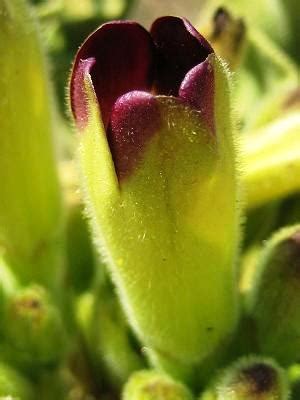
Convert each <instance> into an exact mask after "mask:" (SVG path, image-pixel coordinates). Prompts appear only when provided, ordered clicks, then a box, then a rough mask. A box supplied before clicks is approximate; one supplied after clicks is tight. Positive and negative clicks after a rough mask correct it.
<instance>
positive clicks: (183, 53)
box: [70, 17, 240, 376]
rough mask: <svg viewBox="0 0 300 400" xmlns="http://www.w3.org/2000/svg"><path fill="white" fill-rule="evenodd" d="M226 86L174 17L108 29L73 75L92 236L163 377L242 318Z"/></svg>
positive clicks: (206, 50) (208, 348)
mask: <svg viewBox="0 0 300 400" xmlns="http://www.w3.org/2000/svg"><path fill="white" fill-rule="evenodd" d="M229 79H230V77H229V74H228V72H227V70H226V68H225V67H224V65H223V63H222V62H221V61H220V59H219V58H218V57H216V55H215V54H214V52H213V49H212V48H211V46H210V45H209V43H208V42H207V41H206V40H205V39H204V38H203V37H202V36H201V35H200V34H199V33H198V32H197V31H196V30H195V29H194V28H193V26H192V25H191V24H190V23H189V22H188V21H187V20H185V19H182V18H177V17H162V18H159V19H157V20H156V21H155V22H154V23H153V25H152V27H151V30H150V33H149V32H147V31H146V30H145V29H144V28H143V27H141V26H140V25H139V24H137V23H135V22H131V21H118V22H111V23H107V24H104V25H102V26H101V27H100V28H99V29H98V30H96V31H95V32H94V33H92V34H91V35H90V36H89V37H88V38H87V40H86V41H85V42H84V44H83V45H82V47H81V48H80V49H79V51H78V54H77V56H76V59H75V62H74V66H73V71H72V76H71V90H70V96H71V108H72V112H73V116H74V119H75V124H76V127H77V129H78V132H79V135H78V141H79V152H78V159H79V163H80V168H81V184H82V190H83V193H84V200H85V204H86V208H87V212H88V214H89V216H90V219H91V224H92V227H93V233H94V235H95V237H96V240H97V244H98V248H99V250H100V252H101V253H102V255H103V257H104V258H105V260H106V261H107V263H108V266H109V269H110V272H111V273H112V277H113V280H114V283H115V284H116V286H117V289H118V293H119V295H120V298H121V302H122V305H123V307H124V310H125V312H126V315H127V317H128V319H129V321H130V323H131V325H132V327H133V329H134V331H135V333H136V334H137V336H138V337H139V339H140V340H141V341H142V343H143V344H145V346H146V349H147V350H148V352H149V353H150V354H151V358H152V360H156V363H158V364H160V365H163V366H165V368H166V369H168V370H173V368H172V367H170V368H169V367H166V365H172V366H173V367H175V368H174V369H175V370H176V369H178V370H180V369H182V370H184V369H187V370H189V369H190V368H191V366H192V365H193V364H198V363H200V362H201V361H202V360H203V358H204V357H206V356H208V355H209V354H210V353H211V352H213V351H214V349H215V348H216V346H217V345H218V344H219V343H220V341H223V340H225V339H226V337H227V336H229V335H230V334H231V332H232V330H233V329H234V327H235V324H236V321H237V318H238V307H237V291H236V271H235V261H236V256H237V249H238V243H239V236H240V233H239V217H240V211H239V195H238V183H237V168H236V161H235V159H236V147H235V146H236V144H235V143H234V133H233V132H234V126H233V123H232V120H231V108H230V102H229V92H230V85H229ZM173 372H174V371H173ZM174 374H175V375H176V372H174ZM179 375H181V376H183V375H184V373H181V372H180V373H179Z"/></svg>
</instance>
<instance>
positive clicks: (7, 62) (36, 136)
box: [0, 0, 62, 287]
mask: <svg viewBox="0 0 300 400" xmlns="http://www.w3.org/2000/svg"><path fill="white" fill-rule="evenodd" d="M0 26H1V29H0V52H1V54H2V56H1V59H0V71H1V75H0V92H1V94H2V100H1V107H0V121H1V122H0V133H1V135H0V149H1V154H0V180H1V196H0V248H1V249H2V250H3V251H4V257H5V258H6V259H7V260H8V262H9V264H10V265H11V266H12V268H13V269H14V270H15V272H16V273H17V274H18V276H19V277H20V279H21V280H22V281H23V282H30V281H39V282H43V283H45V284H47V285H49V286H52V287H53V286H55V285H56V283H57V281H58V280H59V276H60V275H61V273H62V272H61V271H62V269H61V248H60V247H61V242H62V233H61V230H62V219H61V202H60V196H59V186H58V179H57V173H56V169H55V160H54V151H53V143H52V132H51V118H52V115H51V110H50V103H51V101H49V100H50V98H51V93H50V90H49V85H48V77H47V73H46V65H45V57H44V54H43V52H42V50H41V43H40V37H39V34H38V32H37V26H36V22H35V21H34V20H33V19H32V15H31V13H30V11H29V9H28V6H27V4H26V3H25V2H24V1H23V0H0ZM8 44H9V45H8Z"/></svg>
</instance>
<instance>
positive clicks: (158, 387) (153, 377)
mask: <svg viewBox="0 0 300 400" xmlns="http://www.w3.org/2000/svg"><path fill="white" fill-rule="evenodd" d="M192 399H193V396H192V394H191V393H190V391H189V390H188V388H187V387H186V386H185V385H183V384H182V383H179V382H176V381H174V380H173V379H171V378H170V377H169V376H167V375H163V374H161V373H159V372H157V371H151V370H148V371H139V372H136V373H134V374H133V375H132V376H131V378H130V379H129V381H128V382H127V384H126V385H125V387H124V390H123V395H122V400H192Z"/></svg>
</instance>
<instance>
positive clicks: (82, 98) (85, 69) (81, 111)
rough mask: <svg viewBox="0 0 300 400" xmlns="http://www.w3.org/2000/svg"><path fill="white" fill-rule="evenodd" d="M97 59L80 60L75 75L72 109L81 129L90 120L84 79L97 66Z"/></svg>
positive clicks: (73, 79)
mask: <svg viewBox="0 0 300 400" xmlns="http://www.w3.org/2000/svg"><path fill="white" fill-rule="evenodd" d="M95 62H96V60H95V58H87V59H86V60H79V62H78V64H77V69H76V74H73V77H72V83H71V107H72V112H73V115H74V118H75V121H76V124H77V126H78V127H79V129H83V128H84V126H85V125H86V123H87V120H88V104H87V102H88V99H87V98H86V93H85V89H84V77H85V76H86V75H87V74H89V72H90V70H91V68H92V66H93V65H94V64H95Z"/></svg>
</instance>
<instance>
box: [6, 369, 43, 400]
mask: <svg viewBox="0 0 300 400" xmlns="http://www.w3.org/2000/svg"><path fill="white" fill-rule="evenodd" d="M35 398H36V397H35V396H34V392H33V388H32V387H31V385H30V383H29V382H28V381H26V379H25V378H23V376H21V375H20V374H19V373H18V372H17V371H15V370H14V369H13V368H11V367H10V366H9V365H7V364H4V363H2V362H1V363H0V399H2V400H34V399H35Z"/></svg>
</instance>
